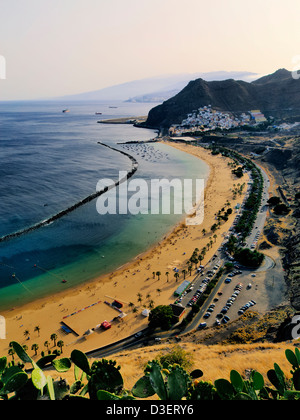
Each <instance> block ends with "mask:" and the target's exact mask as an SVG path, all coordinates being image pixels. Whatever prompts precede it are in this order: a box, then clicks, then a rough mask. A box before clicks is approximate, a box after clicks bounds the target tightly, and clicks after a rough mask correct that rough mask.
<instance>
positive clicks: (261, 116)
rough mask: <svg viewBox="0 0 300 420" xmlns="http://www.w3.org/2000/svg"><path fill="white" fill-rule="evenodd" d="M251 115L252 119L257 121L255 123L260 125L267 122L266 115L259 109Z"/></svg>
mask: <svg viewBox="0 0 300 420" xmlns="http://www.w3.org/2000/svg"><path fill="white" fill-rule="evenodd" d="M250 114H251V116H252V118H253V119H254V120H255V122H256V123H258V124H259V123H262V122H266V121H267V119H266V117H265V116H264V114H263V113H262V112H261V111H260V110H259V109H255V110H253V111H250Z"/></svg>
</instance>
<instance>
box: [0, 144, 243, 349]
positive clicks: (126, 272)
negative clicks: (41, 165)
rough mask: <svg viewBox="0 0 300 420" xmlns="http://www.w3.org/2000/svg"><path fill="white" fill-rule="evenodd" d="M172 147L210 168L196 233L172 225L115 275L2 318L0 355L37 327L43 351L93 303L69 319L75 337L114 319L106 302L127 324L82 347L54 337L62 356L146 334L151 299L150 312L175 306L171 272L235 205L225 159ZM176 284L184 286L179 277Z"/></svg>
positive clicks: (203, 242) (98, 335) (224, 228)
mask: <svg viewBox="0 0 300 420" xmlns="http://www.w3.org/2000/svg"><path fill="white" fill-rule="evenodd" d="M172 146H173V147H175V148H177V149H179V150H181V151H182V152H186V153H189V154H194V155H195V156H196V157H198V158H200V159H201V160H202V161H204V162H206V163H207V164H208V165H209V167H210V174H209V179H208V182H207V185H206V194H205V200H206V201H205V220H204V223H203V225H202V226H201V227H199V226H188V227H186V226H183V225H177V226H176V227H174V229H173V230H172V232H171V233H170V234H166V235H165V236H164V237H163V238H162V239H161V241H160V242H159V243H158V244H157V245H156V246H153V247H151V248H150V249H149V250H148V251H146V252H145V253H143V254H140V255H138V256H137V257H135V258H134V259H133V260H131V261H129V262H128V263H126V264H125V265H123V266H121V267H119V269H118V270H114V271H113V272H111V273H109V274H107V275H100V276H98V277H97V278H95V279H94V280H91V281H89V282H87V283H86V284H81V285H80V286H76V287H74V288H72V289H68V290H62V291H61V292H58V293H56V294H54V295H52V296H49V297H47V298H42V299H38V300H35V301H34V302H32V303H29V304H24V305H22V306H19V307H17V308H13V309H11V310H8V311H4V312H2V314H3V315H4V316H5V318H6V321H7V334H8V336H7V338H8V340H7V343H6V344H5V342H3V343H1V342H0V349H3V350H4V348H6V347H7V344H8V342H9V340H13V339H14V340H19V342H20V343H24V344H28V343H26V341H25V339H24V335H23V331H24V329H25V328H26V329H28V330H30V332H32V331H33V330H34V327H35V326H36V324H37V322H39V323H40V326H41V327H42V328H41V337H40V338H38V337H36V336H35V335H34V334H33V337H32V339H33V340H35V342H37V343H38V344H39V345H40V347H42V344H43V342H45V340H46V339H49V336H50V335H51V334H52V333H53V332H54V331H56V332H58V331H59V328H60V325H61V324H60V323H61V321H62V318H63V317H64V316H66V315H68V314H72V313H74V312H75V311H78V310H80V309H81V308H84V307H88V306H90V305H91V304H93V303H94V302H96V301H102V302H103V305H101V304H100V305H98V306H97V307H96V308H97V309H89V310H88V311H84V312H80V314H79V315H76V316H74V317H71V318H69V320H70V322H71V323H72V325H71V327H74V328H73V329H74V330H75V331H78V333H79V334H83V332H84V331H86V330H87V329H88V328H91V327H93V326H95V322H96V323H99V322H101V321H103V320H104V319H112V318H113V314H108V312H107V311H109V308H108V306H107V305H105V304H104V301H105V300H107V299H117V300H119V301H123V302H124V305H125V306H124V309H125V312H126V313H127V317H126V320H125V321H124V322H121V323H116V324H114V327H113V328H111V329H110V330H109V331H106V332H105V333H100V332H99V333H95V334H93V335H92V336H89V338H88V339H86V340H81V341H77V340H76V341H74V336H70V337H69V338H68V337H66V336H65V335H64V334H63V333H59V336H60V337H61V338H62V340H63V341H64V342H65V349H64V352H66V353H70V351H71V350H72V349H73V348H77V349H80V350H82V351H89V350H91V349H96V348H99V347H102V346H104V345H106V344H110V343H112V342H115V341H118V340H120V339H122V338H124V337H127V336H128V335H131V334H133V333H135V332H137V331H139V330H141V329H143V328H145V327H146V326H147V320H146V318H145V317H143V316H142V315H141V311H142V309H143V307H144V306H142V305H143V304H145V305H146V307H148V304H149V302H150V299H153V302H154V303H155V306H157V305H159V304H168V303H172V302H174V297H173V293H174V290H175V289H176V288H177V287H178V284H177V281H176V279H175V278H174V276H173V268H174V267H178V268H180V270H182V268H184V267H185V264H186V261H187V260H188V258H189V257H190V255H191V254H192V252H193V250H194V249H195V247H198V248H199V249H200V248H201V246H205V245H206V243H207V241H208V240H209V238H208V237H209V229H210V226H211V225H212V223H214V220H215V213H216V209H218V208H219V207H220V206H223V205H224V203H225V202H226V200H228V199H230V201H231V203H232V206H234V205H235V204H236V201H238V200H235V201H232V198H231V195H232V194H231V192H230V187H231V186H232V185H233V183H234V182H235V179H234V177H233V175H232V174H231V171H230V169H229V168H228V165H227V159H226V158H223V157H220V156H212V155H211V154H210V153H209V152H207V151H206V150H199V149H197V148H193V149H192V148H191V147H192V146H185V145H180V146H179V145H172ZM239 199H240V198H239ZM234 217H235V216H234V214H232V215H231V216H230V218H229V220H228V221H227V222H226V223H224V225H222V228H221V230H220V231H219V232H218V238H217V239H216V241H215V242H214V243H213V245H212V247H211V249H209V250H208V252H207V253H206V255H205V260H204V262H203V264H205V262H206V261H208V260H209V259H210V258H211V257H212V255H213V254H214V253H215V250H216V249H217V248H218V247H219V246H220V244H221V242H222V241H223V236H222V235H223V233H225V232H227V230H228V229H229V227H230V226H231V224H232V222H233V219H234ZM204 227H205V229H206V232H207V233H206V234H205V235H203V233H202V229H203V228H204ZM158 271H159V272H161V276H160V277H157V275H156V273H157V272H158ZM166 272H168V274H170V276H169V277H170V278H169V277H167V276H166V274H167V273H166ZM179 281H183V274H182V273H181V277H180V280H179ZM138 295H142V297H143V302H141V303H139V302H138V301H137V296H138ZM150 296H151V297H150ZM130 302H133V303H134V304H135V306H136V307H137V309H138V311H137V313H136V314H135V313H134V312H133V310H132V309H131V307H130V306H129V304H130ZM37 320H38V321H37Z"/></svg>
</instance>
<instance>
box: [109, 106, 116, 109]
mask: <svg viewBox="0 0 300 420" xmlns="http://www.w3.org/2000/svg"><path fill="white" fill-rule="evenodd" d="M109 108H112V109H116V108H118V107H117V106H110V107H109Z"/></svg>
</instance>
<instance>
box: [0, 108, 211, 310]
mask: <svg viewBox="0 0 300 420" xmlns="http://www.w3.org/2000/svg"><path fill="white" fill-rule="evenodd" d="M148 107H150V105H148ZM99 110H100V111H101V112H102V111H103V115H102V116H101V118H112V117H116V118H117V117H122V116H134V115H145V113H146V112H147V108H146V107H145V105H143V106H142V107H141V106H139V107H138V106H136V105H135V106H134V107H133V106H132V104H126V105H125V104H120V108H118V109H113V110H112V109H110V108H109V106H108V105H105V104H94V103H79V104H76V105H75V104H73V106H72V107H70V113H68V115H62V113H61V105H60V104H55V103H42V104H41V103H22V104H20V103H15V104H10V105H7V104H3V103H2V104H0V123H1V133H0V152H1V157H2V162H3V163H2V164H1V167H0V197H1V209H0V221H1V223H0V235H1V236H3V235H5V234H9V233H12V232H14V231H16V230H18V229H22V228H24V227H27V226H30V225H31V224H33V223H37V222H39V221H41V220H43V219H44V218H46V217H49V216H51V215H53V214H55V212H58V211H61V210H63V209H64V208H67V207H68V206H70V205H72V204H74V203H75V202H77V201H78V200H80V199H82V198H84V197H86V196H87V195H89V194H90V193H93V192H95V190H96V185H97V182H98V181H99V179H102V178H110V179H113V180H115V179H117V178H118V173H119V171H120V170H125V171H127V170H129V169H130V168H131V162H130V160H129V159H128V158H126V157H125V156H124V155H121V154H119V153H117V152H113V151H110V150H104V148H101V147H100V146H99V145H98V144H97V142H98V141H101V142H104V143H106V144H110V145H111V146H113V147H116V148H120V149H121V150H124V151H126V152H127V153H130V154H132V155H133V156H134V157H135V158H136V159H137V161H138V163H139V168H138V171H137V173H136V174H135V175H134V179H138V178H143V179H145V180H147V181H148V182H150V181H151V179H153V178H167V179H172V178H174V177H176V178H179V179H183V178H189V179H190V178H191V179H195V178H206V177H207V175H208V167H207V166H206V165H205V164H204V163H202V162H201V161H199V159H197V158H195V157H193V156H190V155H187V154H185V153H182V152H180V151H178V150H176V149H173V148H171V147H168V146H166V145H164V144H146V145H142V146H140V145H131V146H128V147H124V146H121V145H118V144H117V143H119V142H121V141H130V140H141V141H145V140H148V139H150V138H153V137H155V133H154V132H153V131H152V130H144V129H137V128H135V127H133V126H131V125H121V126H120V125H104V124H97V119H99V116H97V118H96V116H95V111H99ZM65 117H66V118H65ZM181 219H182V215H174V214H171V215H151V214H149V215H141V214H138V215H131V214H125V215H119V214H116V215H105V216H100V215H99V214H98V212H97V210H96V200H94V201H93V202H90V203H88V204H86V205H85V206H83V207H81V208H79V209H77V210H76V211H74V212H72V213H71V214H68V215H67V216H65V217H63V218H62V219H60V220H58V221H56V222H54V223H52V224H51V225H49V226H47V227H44V228H41V229H39V230H37V231H35V232H32V233H29V234H27V235H24V236H22V237H20V238H16V239H13V240H11V241H8V242H4V243H0V309H1V310H4V309H8V308H11V307H15V306H18V305H21V304H23V303H26V302H29V301H32V300H34V299H36V298H40V297H45V296H49V295H51V294H53V293H55V292H58V291H62V290H65V289H66V288H70V287H74V286H77V285H79V284H82V283H83V282H86V281H89V280H91V279H93V278H95V277H96V276H98V275H101V274H105V273H108V272H110V271H112V270H114V269H116V268H118V267H119V266H121V265H123V264H125V263H126V262H128V261H129V260H131V259H133V258H134V257H136V256H137V255H138V254H140V253H142V252H144V251H146V250H147V249H148V248H149V247H150V246H152V245H154V244H155V243H156V242H158V241H159V240H160V239H161V238H162V237H163V236H164V235H165V234H166V233H167V232H168V231H170V229H171V228H172V226H174V225H175V224H176V223H177V222H179V221H180V220H181ZM62 280H66V281H67V283H64V284H63V283H62Z"/></svg>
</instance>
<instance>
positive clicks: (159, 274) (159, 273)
mask: <svg viewBox="0 0 300 420" xmlns="http://www.w3.org/2000/svg"><path fill="white" fill-rule="evenodd" d="M156 275H157V277H158V281H159V279H160V276H161V272H160V271H157V272H156Z"/></svg>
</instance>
